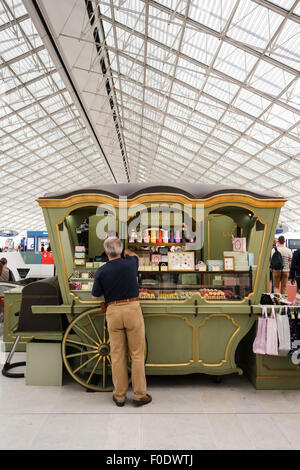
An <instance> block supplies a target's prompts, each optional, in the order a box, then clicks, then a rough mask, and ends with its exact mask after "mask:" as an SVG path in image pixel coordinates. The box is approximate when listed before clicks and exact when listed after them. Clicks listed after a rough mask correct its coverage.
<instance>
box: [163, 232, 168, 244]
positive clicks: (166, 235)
mask: <svg viewBox="0 0 300 470" xmlns="http://www.w3.org/2000/svg"><path fill="white" fill-rule="evenodd" d="M162 232H163V235H162V237H163V243H168V241H169V232H168V230H163V231H162Z"/></svg>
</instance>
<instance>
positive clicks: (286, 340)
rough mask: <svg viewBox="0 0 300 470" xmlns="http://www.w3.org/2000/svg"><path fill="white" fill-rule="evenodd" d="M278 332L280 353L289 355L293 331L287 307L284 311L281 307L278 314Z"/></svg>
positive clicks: (280, 354)
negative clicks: (291, 331) (291, 330)
mask: <svg viewBox="0 0 300 470" xmlns="http://www.w3.org/2000/svg"><path fill="white" fill-rule="evenodd" d="M276 320H277V332H278V355H279V356H287V355H288V354H289V351H290V349H291V333H290V323H289V317H288V315H287V308H285V310H284V311H283V313H282V309H280V311H279V313H278V314H277V315H276Z"/></svg>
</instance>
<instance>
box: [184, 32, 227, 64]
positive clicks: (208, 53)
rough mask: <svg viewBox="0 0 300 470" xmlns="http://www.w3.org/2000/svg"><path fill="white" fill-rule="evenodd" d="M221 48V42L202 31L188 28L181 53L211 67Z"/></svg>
mask: <svg viewBox="0 0 300 470" xmlns="http://www.w3.org/2000/svg"><path fill="white" fill-rule="evenodd" d="M218 46H219V40H218V39H217V38H215V37H214V36H211V35H209V34H207V33H204V32H203V31H200V30H196V29H194V30H192V29H190V28H187V29H186V30H185V35H184V39H183V44H182V47H181V51H182V53H183V54H185V55H186V56H188V57H192V58H193V59H195V60H197V61H198V62H200V63H201V64H205V65H210V63H211V62H212V59H213V57H214V55H215V53H216V50H217V48H218Z"/></svg>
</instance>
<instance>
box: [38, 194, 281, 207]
mask: <svg viewBox="0 0 300 470" xmlns="http://www.w3.org/2000/svg"><path fill="white" fill-rule="evenodd" d="M121 197H122V196H121ZM37 202H38V204H39V205H40V207H52V208H54V207H56V208H63V207H69V206H70V205H76V204H82V203H85V204H89V203H95V202H99V203H101V204H111V205H113V206H118V205H119V198H118V196H116V197H112V196H108V195H106V194H100V193H86V194H75V195H73V196H69V197H67V198H63V199H58V198H53V199H50V198H49V199H46V198H39V199H37ZM150 202H172V203H174V202H178V203H182V204H185V203H188V204H191V205H192V206H195V205H196V204H203V205H204V207H210V206H213V205H215V204H222V203H243V204H250V205H251V206H254V207H262V208H264V207H282V206H283V205H284V203H285V202H286V199H276V198H270V199H260V198H257V197H255V196H251V195H248V194H237V193H226V194H217V195H214V196H211V197H208V198H206V199H192V198H189V197H188V196H185V195H183V194H177V193H148V194H141V195H139V196H136V197H135V198H133V199H126V204H127V206H128V207H131V206H133V205H134V204H137V203H139V204H143V203H150Z"/></svg>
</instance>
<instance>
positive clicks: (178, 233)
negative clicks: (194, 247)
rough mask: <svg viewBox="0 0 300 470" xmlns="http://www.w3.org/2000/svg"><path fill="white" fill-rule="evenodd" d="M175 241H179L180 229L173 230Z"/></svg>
mask: <svg viewBox="0 0 300 470" xmlns="http://www.w3.org/2000/svg"><path fill="white" fill-rule="evenodd" d="M175 242H176V243H180V242H181V237H180V230H176V231H175Z"/></svg>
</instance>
